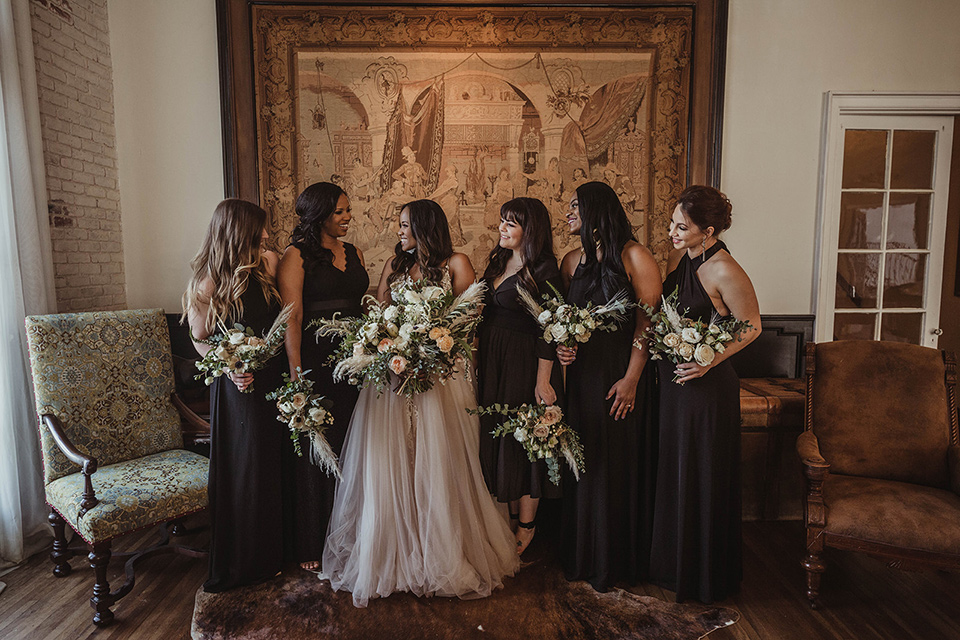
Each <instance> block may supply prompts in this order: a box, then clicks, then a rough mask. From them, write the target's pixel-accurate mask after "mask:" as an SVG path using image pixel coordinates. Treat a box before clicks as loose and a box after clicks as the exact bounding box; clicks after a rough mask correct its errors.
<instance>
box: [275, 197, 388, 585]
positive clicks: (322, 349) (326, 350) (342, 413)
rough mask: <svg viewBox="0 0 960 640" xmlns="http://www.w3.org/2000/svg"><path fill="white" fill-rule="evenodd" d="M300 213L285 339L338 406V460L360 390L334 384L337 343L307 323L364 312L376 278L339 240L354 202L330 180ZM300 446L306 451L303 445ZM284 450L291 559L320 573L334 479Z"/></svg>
mask: <svg viewBox="0 0 960 640" xmlns="http://www.w3.org/2000/svg"><path fill="white" fill-rule="evenodd" d="M296 208H297V216H299V218H300V222H299V224H297V226H296V228H295V229H294V230H293V239H292V241H291V243H290V246H289V247H287V249H286V251H284V253H283V258H282V259H281V261H280V271H279V275H278V276H277V280H278V284H279V287H280V295H281V297H282V298H283V303H284V304H291V305H293V307H292V309H293V311H292V315H291V318H290V323H289V324H290V329H289V330H288V331H287V337H286V350H287V359H288V361H289V364H290V375H291V376H294V375H295V374H296V372H295V370H296V368H297V367H298V366H299V367H300V368H301V370H302V371H308V370H309V371H310V373H309V374H308V377H309V378H310V379H311V380H313V382H314V387H313V389H314V393H319V394H321V395H324V396H326V397H327V398H329V399H330V400H332V401H333V407H332V409H331V413H332V414H333V420H334V422H333V424H332V425H331V426H330V428H329V429H328V431H327V440H328V441H329V442H330V447H331V448H332V449H333V452H334V453H336V454H337V456H338V457H339V455H340V450H341V448H342V447H343V439H344V437H345V436H346V432H347V425H349V424H350V415H351V414H352V413H353V406H354V405H355V404H356V402H357V396H358V393H359V392H358V391H357V388H356V387H354V386H353V385H350V384H348V383H347V382H345V381H344V382H339V383H336V382H334V381H333V369H332V368H331V367H330V366H329V364H328V358H329V357H330V355H331V354H332V353H333V351H334V349H335V348H336V343H335V342H334V339H332V338H319V339H317V338H316V336H315V331H316V329H315V328H310V329H308V328H307V326H308V325H309V323H310V322H311V321H313V320H315V319H317V318H330V317H332V316H333V314H335V313H339V314H340V315H341V316H358V315H360V314H361V313H362V308H361V304H360V300H361V298H362V297H363V295H364V294H365V293H366V292H367V288H368V287H369V285H370V279H369V276H368V275H367V271H366V269H365V268H364V264H363V254H362V253H360V250H359V249H357V248H356V247H355V246H353V245H352V244H350V243H348V242H344V241H343V240H341V238H343V236H345V235H346V234H347V231H348V230H349V225H350V219H351V214H350V200H349V198H347V194H345V193H344V192H343V189H341V188H340V187H338V186H337V185H335V184H332V183H329V182H318V183H316V184H313V185H310V186H309V187H307V188H306V189H304V190H303V193H301V194H300V195H299V196H298V197H297V204H296ZM301 448H302V449H303V450H304V451H306V450H307V443H306V441H305V440H304V441H302V442H301ZM284 453H285V460H284V500H285V505H284V518H285V527H286V530H287V535H286V547H287V552H286V559H287V560H295V561H296V562H299V563H301V566H302V567H303V568H304V569H308V570H311V571H315V570H318V569H319V568H320V563H319V561H320V557H321V556H322V555H323V541H324V538H325V537H326V535H327V521H328V520H329V518H330V510H331V509H332V508H333V495H334V490H335V489H336V480H335V478H333V477H328V476H327V475H326V474H325V473H324V472H323V471H321V470H320V469H319V468H318V467H316V466H315V465H313V464H311V463H310V459H309V456H306V455H305V456H304V457H302V458H300V457H297V456H296V454H295V453H294V452H293V448H292V447H287V448H286V449H285V450H284Z"/></svg>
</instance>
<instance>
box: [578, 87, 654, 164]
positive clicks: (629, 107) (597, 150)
mask: <svg viewBox="0 0 960 640" xmlns="http://www.w3.org/2000/svg"><path fill="white" fill-rule="evenodd" d="M646 88H647V83H646V79H645V77H644V76H642V75H639V74H634V75H629V76H624V77H622V78H617V79H616V80H614V81H613V82H610V83H608V84H605V85H603V86H602V87H600V88H599V89H597V91H596V92H594V94H593V95H592V96H590V101H589V102H587V104H586V106H585V107H584V108H583V113H581V114H580V122H579V126H578V125H575V124H574V123H572V122H571V123H569V124H568V125H567V126H566V127H565V128H564V131H563V138H562V140H561V143H560V148H561V149H562V150H563V153H562V155H564V156H566V157H577V156H581V155H586V156H587V158H588V160H595V159H596V158H597V157H599V156H600V155H602V154H603V153H606V151H607V149H609V148H610V145H612V144H613V141H614V140H616V139H617V136H619V135H620V134H621V133H622V132H623V130H624V129H625V128H626V126H627V120H629V119H630V118H632V117H633V114H635V113H636V112H637V109H638V108H639V107H640V102H641V101H642V100H643V96H644V94H645V93H646Z"/></svg>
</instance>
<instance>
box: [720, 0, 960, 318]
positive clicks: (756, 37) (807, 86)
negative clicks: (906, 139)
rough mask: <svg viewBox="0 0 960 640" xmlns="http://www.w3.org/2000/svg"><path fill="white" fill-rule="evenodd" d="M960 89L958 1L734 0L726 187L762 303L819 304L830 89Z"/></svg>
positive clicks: (736, 234) (774, 306) (785, 309)
mask: <svg viewBox="0 0 960 640" xmlns="http://www.w3.org/2000/svg"><path fill="white" fill-rule="evenodd" d="M844 90H850V91H866V90H878V91H879V90H883V91H917V92H920V91H957V90H960V2H957V1H956V0H843V2H837V1H836V0H802V1H797V0H731V1H730V21H729V31H728V48H727V82H726V94H725V105H724V132H723V158H722V163H723V164H722V172H721V178H720V182H721V188H722V189H723V190H724V191H725V192H726V194H727V196H728V197H729V198H730V200H731V201H732V202H733V206H734V210H733V226H732V227H731V228H730V230H729V231H728V232H727V235H728V237H727V240H728V244H729V246H730V250H731V252H732V253H733V254H734V256H735V257H736V258H737V259H738V260H739V261H740V263H741V264H742V265H743V267H744V268H745V269H746V270H747V273H749V274H750V276H751V278H752V279H753V282H754V286H755V287H756V289H757V294H758V296H759V298H760V308H761V310H762V312H763V313H777V314H779V313H809V312H810V310H811V308H812V307H811V292H812V290H813V287H812V284H813V269H814V245H815V239H816V232H817V229H816V223H817V221H816V211H817V179H818V172H819V170H820V167H819V163H820V126H821V120H822V117H821V109H822V103H823V94H824V93H825V92H827V91H844Z"/></svg>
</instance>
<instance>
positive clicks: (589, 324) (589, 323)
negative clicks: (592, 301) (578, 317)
mask: <svg viewBox="0 0 960 640" xmlns="http://www.w3.org/2000/svg"><path fill="white" fill-rule="evenodd" d="M583 326H585V327H586V328H587V329H590V331H593V330H594V329H596V328H597V321H596V320H594V319H593V316H588V317H586V318H584V319H583Z"/></svg>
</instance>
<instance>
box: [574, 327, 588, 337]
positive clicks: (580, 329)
mask: <svg viewBox="0 0 960 640" xmlns="http://www.w3.org/2000/svg"><path fill="white" fill-rule="evenodd" d="M573 332H574V333H575V334H577V335H578V336H582V335H583V334H585V333H586V332H587V328H586V327H585V326H583V325H582V324H578V325H576V326H575V327H574V328H573Z"/></svg>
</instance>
